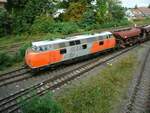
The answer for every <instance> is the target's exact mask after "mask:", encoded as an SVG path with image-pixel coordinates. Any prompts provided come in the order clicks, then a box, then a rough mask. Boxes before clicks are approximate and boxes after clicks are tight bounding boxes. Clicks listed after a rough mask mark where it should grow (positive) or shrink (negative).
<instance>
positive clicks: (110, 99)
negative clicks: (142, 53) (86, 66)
mask: <svg viewBox="0 0 150 113" xmlns="http://www.w3.org/2000/svg"><path fill="white" fill-rule="evenodd" d="M136 61H137V58H136V57H135V56H134V55H130V56H128V57H127V58H124V59H122V60H121V61H119V62H118V63H115V64H113V65H112V66H108V67H107V68H105V69H103V70H102V71H101V72H100V73H99V74H98V75H97V76H93V77H90V78H89V79H88V80H86V81H82V82H81V84H80V85H77V86H75V87H73V88H71V89H67V90H66V91H64V93H61V94H60V95H59V97H58V98H57V101H58V103H60V104H61V106H62V108H64V111H65V113H110V112H111V111H112V110H113V109H114V106H115V105H116V104H117V103H118V102H119V99H120V98H121V97H122V95H123V92H124V91H125V89H126V88H127V85H128V83H129V81H130V80H131V78H132V73H133V70H134V68H135V65H136Z"/></svg>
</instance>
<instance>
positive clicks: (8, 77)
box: [0, 66, 32, 87]
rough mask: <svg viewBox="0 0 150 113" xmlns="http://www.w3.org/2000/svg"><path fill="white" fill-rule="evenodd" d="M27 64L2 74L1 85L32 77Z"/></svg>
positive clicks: (0, 77)
mask: <svg viewBox="0 0 150 113" xmlns="http://www.w3.org/2000/svg"><path fill="white" fill-rule="evenodd" d="M29 73H30V70H29V69H27V68H26V67H25V66H23V67H21V68H18V69H15V70H13V71H10V72H7V73H4V74H1V75H0V87H2V86H5V85H8V84H12V83H14V82H17V81H21V80H24V79H27V78H30V77H32V75H31V74H29Z"/></svg>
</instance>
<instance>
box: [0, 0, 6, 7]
mask: <svg viewBox="0 0 150 113" xmlns="http://www.w3.org/2000/svg"><path fill="white" fill-rule="evenodd" d="M5 3H7V0H0V8H4V6H5Z"/></svg>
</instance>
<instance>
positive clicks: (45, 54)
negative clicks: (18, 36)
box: [25, 25, 150, 71]
mask: <svg viewBox="0 0 150 113" xmlns="http://www.w3.org/2000/svg"><path fill="white" fill-rule="evenodd" d="M149 39H150V25H147V26H143V27H133V28H129V29H123V30H118V31H113V32H109V31H107V32H101V33H95V34H86V35H78V36H73V37H68V38H66V39H57V40H54V41H49V40H46V41H39V42H33V43H32V48H28V49H27V50H26V54H25V63H26V65H27V66H28V67H29V68H30V69H31V70H34V71H37V70H42V69H45V68H47V67H48V68H49V67H54V66H56V65H62V64H64V63H67V62H75V61H77V60H81V59H85V58H87V57H89V56H90V57H91V56H92V55H95V54H99V53H101V52H104V51H108V50H111V49H115V48H126V47H127V46H132V45H135V44H138V43H141V42H144V41H146V40H149Z"/></svg>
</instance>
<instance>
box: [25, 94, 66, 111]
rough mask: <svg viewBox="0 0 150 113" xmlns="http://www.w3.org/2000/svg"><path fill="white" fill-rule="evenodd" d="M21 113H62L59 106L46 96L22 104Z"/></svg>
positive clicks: (49, 96)
mask: <svg viewBox="0 0 150 113" xmlns="http://www.w3.org/2000/svg"><path fill="white" fill-rule="evenodd" d="M22 110H23V113H63V110H62V109H61V108H60V106H59V105H58V104H57V103H56V102H55V101H54V100H53V99H52V97H51V95H50V94H48V95H46V96H44V97H35V98H33V99H32V100H30V101H28V102H25V103H23V105H22Z"/></svg>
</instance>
